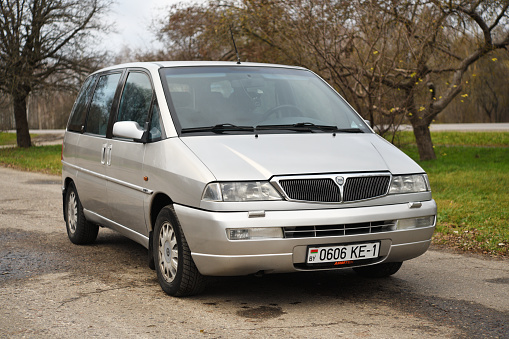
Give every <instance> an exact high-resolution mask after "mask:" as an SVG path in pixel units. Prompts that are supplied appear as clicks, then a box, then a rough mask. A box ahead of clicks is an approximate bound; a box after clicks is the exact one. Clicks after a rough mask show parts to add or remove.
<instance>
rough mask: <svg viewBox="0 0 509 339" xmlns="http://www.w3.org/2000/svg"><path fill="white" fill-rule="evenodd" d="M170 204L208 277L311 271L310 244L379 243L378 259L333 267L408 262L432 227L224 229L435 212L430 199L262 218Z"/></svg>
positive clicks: (422, 248) (427, 240)
mask: <svg viewBox="0 0 509 339" xmlns="http://www.w3.org/2000/svg"><path fill="white" fill-rule="evenodd" d="M174 208H175V211H176V213H177V217H178V219H179V221H180V224H181V226H182V229H183V231H184V235H185V237H186V240H187V242H188V244H189V248H190V249H191V253H192V257H193V260H194V262H195V264H196V267H197V268H198V270H199V271H200V273H201V274H203V275H210V276H230V275H247V274H253V273H257V272H260V271H263V272H264V273H285V272H295V271H302V270H316V269H315V268H312V267H309V266H307V265H306V264H305V262H306V253H307V247H308V246H309V245H313V246H317V245H337V244H355V243H364V242H373V241H380V253H379V257H378V258H376V259H371V260H366V261H357V262H355V263H354V264H350V265H346V266H340V267H338V268H344V267H352V266H362V265H367V264H374V263H379V262H384V261H385V262H397V261H404V260H409V259H412V258H415V257H417V256H419V255H421V254H423V253H424V252H426V250H427V249H428V247H429V245H430V243H431V237H432V235H433V231H434V229H435V225H433V226H428V227H421V228H414V229H406V230H396V231H387V232H379V233H369V234H355V235H345V236H328V237H307V238H292V239H284V238H283V239H262V240H258V239H257V240H228V238H227V236H226V229H227V228H249V227H293V226H310V225H334V224H353V223H362V222H371V221H383V220H395V219H407V218H418V217H425V216H429V215H436V211H437V209H436V203H435V201H434V200H430V201H424V202H422V205H420V207H419V208H413V207H410V205H409V204H396V205H385V206H371V207H360V208H346V209H345V208H343V209H324V210H290V211H266V212H265V216H264V217H255V218H253V217H251V218H250V217H249V214H248V212H210V211H203V210H198V209H194V208H190V207H185V206H182V205H174ZM321 269H323V268H321ZM327 269H331V268H327Z"/></svg>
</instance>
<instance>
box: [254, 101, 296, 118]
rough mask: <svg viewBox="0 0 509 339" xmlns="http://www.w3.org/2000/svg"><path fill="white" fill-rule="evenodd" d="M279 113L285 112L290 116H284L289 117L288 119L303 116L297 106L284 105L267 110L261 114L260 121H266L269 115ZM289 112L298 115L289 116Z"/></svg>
mask: <svg viewBox="0 0 509 339" xmlns="http://www.w3.org/2000/svg"><path fill="white" fill-rule="evenodd" d="M279 111H281V113H283V111H287V112H288V113H290V114H286V116H289V117H291V116H301V117H303V116H305V114H304V112H302V110H301V109H300V108H298V107H297V106H295V105H288V104H285V105H279V106H276V107H272V108H271V109H269V110H268V111H267V112H265V113H264V114H263V118H262V119H263V120H267V118H268V117H270V116H271V115H273V114H275V113H276V112H279ZM291 111H293V112H295V113H298V114H297V115H295V114H291V113H292V112H291Z"/></svg>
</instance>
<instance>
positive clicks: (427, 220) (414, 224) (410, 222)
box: [396, 215, 435, 230]
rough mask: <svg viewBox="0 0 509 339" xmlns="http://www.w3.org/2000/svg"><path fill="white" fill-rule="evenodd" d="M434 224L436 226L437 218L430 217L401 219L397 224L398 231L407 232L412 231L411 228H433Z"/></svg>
mask: <svg viewBox="0 0 509 339" xmlns="http://www.w3.org/2000/svg"><path fill="white" fill-rule="evenodd" d="M434 224H435V216H434V215H429V216H427V217H419V218H410V219H399V220H398V221H397V222H396V229H398V230H407V229H411V228H420V227H428V226H433V225H434Z"/></svg>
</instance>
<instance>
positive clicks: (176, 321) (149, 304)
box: [0, 167, 509, 338]
mask: <svg viewBox="0 0 509 339" xmlns="http://www.w3.org/2000/svg"><path fill="white" fill-rule="evenodd" d="M59 179H60V178H59V177H55V176H48V175H42V174H34V173H27V172H18V171H14V170H10V169H6V168H1V167H0V300H1V302H0V338H21V337H51V338H60V337H62V338H69V337H112V338H151V337H164V338H191V337H192V338H202V337H203V338H238V337H248V336H249V337H257V338H270V337H281V338H282V337H285V338H300V337H312V338H336V337H340V338H509V265H508V264H509V261H508V260H494V259H486V258H482V257H478V256H468V255H459V254H453V253H448V252H444V251H438V250H430V251H428V252H427V253H426V254H425V255H423V256H421V257H419V258H417V259H414V260H411V261H408V262H406V263H404V265H403V267H402V269H401V270H400V271H399V272H398V273H397V274H395V275H394V276H393V277H391V278H385V279H380V280H369V279H362V278H359V277H357V276H356V275H355V274H354V273H353V272H352V271H351V270H341V271H335V272H325V273H324V272H322V273H307V272H306V273H297V274H285V275H272V276H265V277H262V278H256V277H233V278H220V279H219V278H218V279H214V280H213V281H211V283H210V286H209V287H208V289H207V290H206V291H205V292H204V293H203V294H202V295H199V296H195V297H189V298H182V299H178V298H173V297H169V296H167V295H165V294H164V293H163V292H162V290H161V289H160V287H159V285H158V283H157V280H156V275H155V272H154V271H151V270H150V269H149V268H148V267H147V265H146V250H145V249H144V248H143V247H141V246H140V245H138V244H136V243H134V242H132V241H130V240H128V239H126V238H124V237H122V236H120V235H118V234H117V233H114V232H112V231H109V230H105V229H101V230H100V231H99V237H98V240H97V242H96V243H95V244H93V245H90V246H76V245H73V244H71V243H70V242H69V240H68V239H67V235H66V232H65V225H64V221H63V217H62V207H61V194H60V184H59Z"/></svg>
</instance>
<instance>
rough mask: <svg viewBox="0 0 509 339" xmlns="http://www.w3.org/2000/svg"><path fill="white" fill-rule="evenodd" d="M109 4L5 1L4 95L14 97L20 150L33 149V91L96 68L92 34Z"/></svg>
mask: <svg viewBox="0 0 509 339" xmlns="http://www.w3.org/2000/svg"><path fill="white" fill-rule="evenodd" d="M108 5H109V0H2V1H1V2H0V91H1V92H3V93H6V94H8V95H9V96H10V97H11V100H12V104H13V108H14V116H15V121H16V132H17V143H18V146H19V147H30V146H31V140H30V134H29V130H28V122H27V98H28V96H29V94H30V93H31V92H33V91H37V90H39V89H43V88H44V89H47V88H50V87H52V88H59V87H60V88H66V87H69V86H70V84H74V83H75V80H76V76H79V75H80V74H83V73H85V72H89V71H90V69H91V68H92V69H93V68H94V67H95V66H96V60H97V59H96V57H97V55H93V54H91V53H89V52H87V51H90V50H91V49H90V48H87V45H86V44H87V42H88V41H89V40H88V38H89V35H90V34H91V33H92V32H94V31H98V30H101V29H104V27H103V26H102V25H101V24H100V23H99V22H98V21H97V20H96V19H97V17H98V15H99V14H100V13H102V12H103V11H104V10H105V9H106V8H107V6H108Z"/></svg>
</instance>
